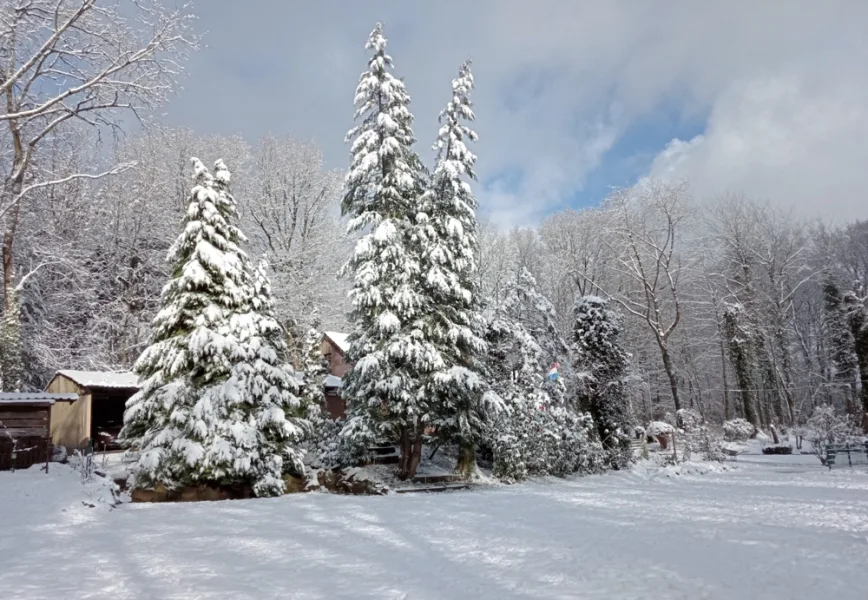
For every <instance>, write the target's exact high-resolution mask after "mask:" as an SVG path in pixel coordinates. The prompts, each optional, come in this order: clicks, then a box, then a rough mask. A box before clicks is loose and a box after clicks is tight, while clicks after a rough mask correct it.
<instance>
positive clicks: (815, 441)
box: [804, 404, 859, 464]
mask: <svg viewBox="0 0 868 600" xmlns="http://www.w3.org/2000/svg"><path fill="white" fill-rule="evenodd" d="M804 431H805V434H806V437H807V438H808V439H809V440H811V445H812V446H813V447H814V453H815V454H816V455H817V456H818V457H819V459H820V462H822V463H823V464H826V450H827V448H828V447H829V445H831V444H842V443H844V442H847V441H849V440H850V439H852V438H855V437H857V436H858V435H859V429H858V427H857V426H856V422H855V421H854V420H853V418H852V417H851V416H850V415H838V414H836V413H835V408H834V407H833V406H831V405H829V404H823V405H820V406H818V407H816V408H815V409H814V412H813V413H811V418H810V419H808V422H807V423H806V424H805V427H804Z"/></svg>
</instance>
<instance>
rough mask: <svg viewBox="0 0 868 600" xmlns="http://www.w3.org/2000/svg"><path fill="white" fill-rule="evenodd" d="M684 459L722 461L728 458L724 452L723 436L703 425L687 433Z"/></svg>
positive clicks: (683, 437)
mask: <svg viewBox="0 0 868 600" xmlns="http://www.w3.org/2000/svg"><path fill="white" fill-rule="evenodd" d="M682 439H683V440H684V459H685V460H690V459H691V458H693V459H694V460H695V459H696V458H697V457H698V458H700V459H701V460H708V461H718V462H719V461H722V460H724V459H725V458H726V455H725V454H724V452H723V436H722V435H721V434H720V433H718V432H716V431H714V430H713V429H712V428H711V427H709V426H708V425H701V426H699V427H696V428H694V429H689V430H687V431H685V433H684V435H683V436H682Z"/></svg>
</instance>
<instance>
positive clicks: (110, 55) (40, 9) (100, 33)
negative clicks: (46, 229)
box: [0, 0, 198, 312]
mask: <svg viewBox="0 0 868 600" xmlns="http://www.w3.org/2000/svg"><path fill="white" fill-rule="evenodd" d="M191 19H192V15H191V14H189V12H188V10H187V9H186V7H182V8H180V9H168V8H165V7H163V6H162V5H161V4H160V3H159V2H158V1H156V0H154V1H151V0H141V1H137V2H132V1H130V2H124V1H122V0H116V1H114V2H97V1H96V0H74V1H73V0H70V1H64V0H10V1H9V2H4V3H3V4H2V6H0V97H2V98H3V100H4V101H3V102H2V104H0V123H2V125H3V134H2V135H3V138H4V142H8V144H9V148H10V149H11V150H10V151H9V152H8V153H6V154H4V156H3V159H4V160H3V175H2V176H3V187H2V190H0V218H2V219H3V243H2V253H3V290H4V305H5V306H4V310H5V311H6V312H9V311H11V309H12V307H11V306H9V303H10V302H11V299H12V297H13V294H12V293H11V292H12V288H13V286H14V285H15V279H16V275H17V273H16V266H15V259H14V250H15V239H16V233H17V230H18V226H19V223H20V216H21V205H22V202H23V201H24V200H25V199H26V197H27V196H28V194H32V193H33V192H34V191H36V190H39V189H43V188H46V187H50V186H54V185H60V184H63V183H68V182H71V181H74V180H77V179H93V178H99V177H102V176H104V175H107V174H116V173H119V172H121V171H123V170H125V169H126V168H127V167H128V166H129V165H125V164H122V165H114V166H109V167H108V168H107V169H104V170H102V171H101V172H100V171H90V170H83V171H78V170H69V169H68V168H66V167H67V166H68V165H64V166H62V167H61V168H53V167H54V166H55V165H51V164H50V162H48V161H45V160H42V157H41V156H40V149H41V148H43V147H44V146H45V145H46V144H50V143H51V139H52V138H58V137H62V136H64V135H70V134H71V133H72V132H74V131H75V130H79V131H80V130H81V129H83V128H90V129H91V132H92V136H93V138H92V139H96V140H99V139H100V136H102V135H104V134H105V133H112V134H116V133H118V131H119V130H120V129H121V126H122V123H123V116H122V115H123V114H124V113H130V114H132V115H133V116H139V115H140V111H142V110H147V109H151V108H153V107H155V106H158V105H159V104H161V103H162V102H163V101H164V100H165V99H166V98H167V97H168V95H169V94H170V93H171V92H172V90H173V88H174V87H175V85H176V83H177V79H178V77H179V75H180V74H181V71H182V63H183V62H184V60H185V58H186V56H187V54H188V52H189V51H190V50H192V49H194V48H196V46H197V43H198V42H197V38H196V37H195V35H193V34H192V33H191V30H190V24H191Z"/></svg>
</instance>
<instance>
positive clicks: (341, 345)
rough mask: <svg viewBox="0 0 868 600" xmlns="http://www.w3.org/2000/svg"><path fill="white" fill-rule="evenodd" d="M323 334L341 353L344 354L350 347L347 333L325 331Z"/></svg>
mask: <svg viewBox="0 0 868 600" xmlns="http://www.w3.org/2000/svg"><path fill="white" fill-rule="evenodd" d="M325 336H326V337H327V338H328V339H330V340H331V341H332V342H334V345H335V346H337V347H338V350H340V351H341V354H346V353H347V350H349V349H350V342H349V339H348V338H349V337H350V336H349V334H346V333H339V332H337V331H326V332H325Z"/></svg>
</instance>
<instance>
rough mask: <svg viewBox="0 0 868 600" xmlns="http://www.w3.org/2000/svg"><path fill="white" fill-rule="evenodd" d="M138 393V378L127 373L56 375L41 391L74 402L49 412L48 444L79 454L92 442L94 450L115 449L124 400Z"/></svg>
mask: <svg viewBox="0 0 868 600" xmlns="http://www.w3.org/2000/svg"><path fill="white" fill-rule="evenodd" d="M138 389H139V383H138V376H137V375H136V374H135V373H132V372H130V371H122V372H109V371H72V370H64V371H58V372H57V373H56V374H55V375H54V377H52V379H51V381H50V382H49V383H48V385H47V386H46V388H45V391H46V392H53V393H67V394H70V393H71V394H75V395H76V399H75V400H72V401H66V402H56V403H55V404H54V406H53V407H52V408H51V441H52V443H53V444H54V445H55V446H65V447H66V448H67V450H72V449H79V450H80V449H82V448H85V447H87V442H88V440H93V441H94V448H98V449H114V448H117V447H118V446H117V443H116V442H115V438H116V437H117V435H118V433H120V430H121V427H123V424H124V410H125V408H126V403H127V400H129V399H130V397H131V396H132V395H133V394H135V393H136V392H137V391H138Z"/></svg>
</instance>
